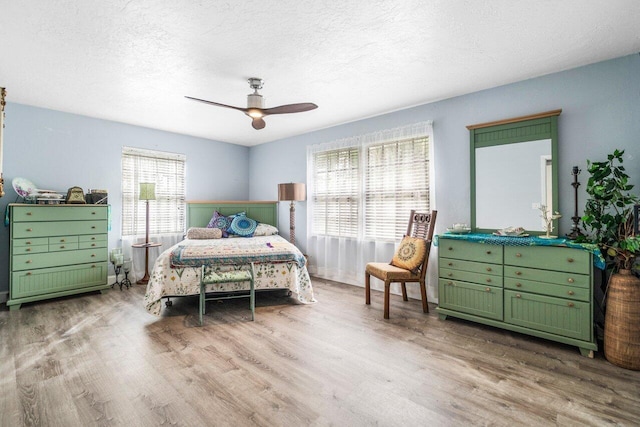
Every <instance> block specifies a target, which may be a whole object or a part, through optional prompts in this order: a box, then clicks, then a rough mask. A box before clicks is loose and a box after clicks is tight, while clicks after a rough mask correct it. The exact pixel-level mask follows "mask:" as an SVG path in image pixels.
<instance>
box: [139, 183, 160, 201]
mask: <svg viewBox="0 0 640 427" xmlns="http://www.w3.org/2000/svg"><path fill="white" fill-rule="evenodd" d="M155 199H156V184H155V183H154V182H141V183H140V200H155Z"/></svg>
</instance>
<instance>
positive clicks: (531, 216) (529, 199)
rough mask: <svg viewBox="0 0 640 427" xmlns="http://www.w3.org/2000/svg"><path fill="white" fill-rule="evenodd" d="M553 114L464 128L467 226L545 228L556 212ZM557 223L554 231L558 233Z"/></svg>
mask: <svg viewBox="0 0 640 427" xmlns="http://www.w3.org/2000/svg"><path fill="white" fill-rule="evenodd" d="M561 112H562V110H553V111H548V112H544V113H539V114H534V115H530V116H524V117H515V118H512V119H506V120H501V121H497V122H489V123H480V124H476V125H470V126H467V129H469V131H470V134H471V135H470V136H471V228H472V229H473V231H474V232H478V233H492V232H495V231H496V230H499V229H503V228H506V227H523V228H524V229H525V230H526V232H527V233H530V234H542V233H543V232H544V230H545V228H544V222H543V220H542V218H541V214H542V211H541V209H545V208H546V210H547V212H555V211H557V210H558V115H560V113H561ZM557 227H558V224H557V220H556V221H554V230H556V231H557Z"/></svg>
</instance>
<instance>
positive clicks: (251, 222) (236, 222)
mask: <svg viewBox="0 0 640 427" xmlns="http://www.w3.org/2000/svg"><path fill="white" fill-rule="evenodd" d="M257 226H258V222H257V221H256V220H255V219H251V218H247V217H246V216H245V215H238V216H236V217H234V218H233V221H231V227H230V229H229V230H228V231H229V233H233V234H237V235H238V236H242V237H252V236H253V232H254V231H255V230H256V227H257Z"/></svg>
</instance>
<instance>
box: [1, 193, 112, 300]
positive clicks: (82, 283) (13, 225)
mask: <svg viewBox="0 0 640 427" xmlns="http://www.w3.org/2000/svg"><path fill="white" fill-rule="evenodd" d="M9 209H10V235H11V243H10V259H9V270H10V272H9V300H8V301H7V306H9V308H10V309H11V310H16V309H19V308H20V305H21V304H23V303H26V302H32V301H39V300H44V299H49V298H55V297H60V296H65V295H73V294H78V293H82V292H89V291H96V290H100V291H104V290H105V289H107V288H108V287H109V285H108V284H107V269H108V254H107V211H108V206H106V205H101V206H100V205H77V206H65V205H31V204H18V203H12V204H9Z"/></svg>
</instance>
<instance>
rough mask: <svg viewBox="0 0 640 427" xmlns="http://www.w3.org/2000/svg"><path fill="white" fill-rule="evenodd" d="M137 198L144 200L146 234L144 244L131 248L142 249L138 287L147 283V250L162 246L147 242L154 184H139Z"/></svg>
mask: <svg viewBox="0 0 640 427" xmlns="http://www.w3.org/2000/svg"><path fill="white" fill-rule="evenodd" d="M138 198H139V199H140V200H144V201H145V203H146V233H145V239H144V243H136V244H133V245H131V246H132V247H134V248H139V249H140V248H143V249H144V276H143V277H142V278H141V279H140V280H138V281H137V282H136V283H137V284H138V285H146V284H147V283H149V248H154V247H158V246H162V244H161V243H155V242H151V241H149V200H155V199H156V184H155V183H153V182H141V183H140V195H139V197H138Z"/></svg>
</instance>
